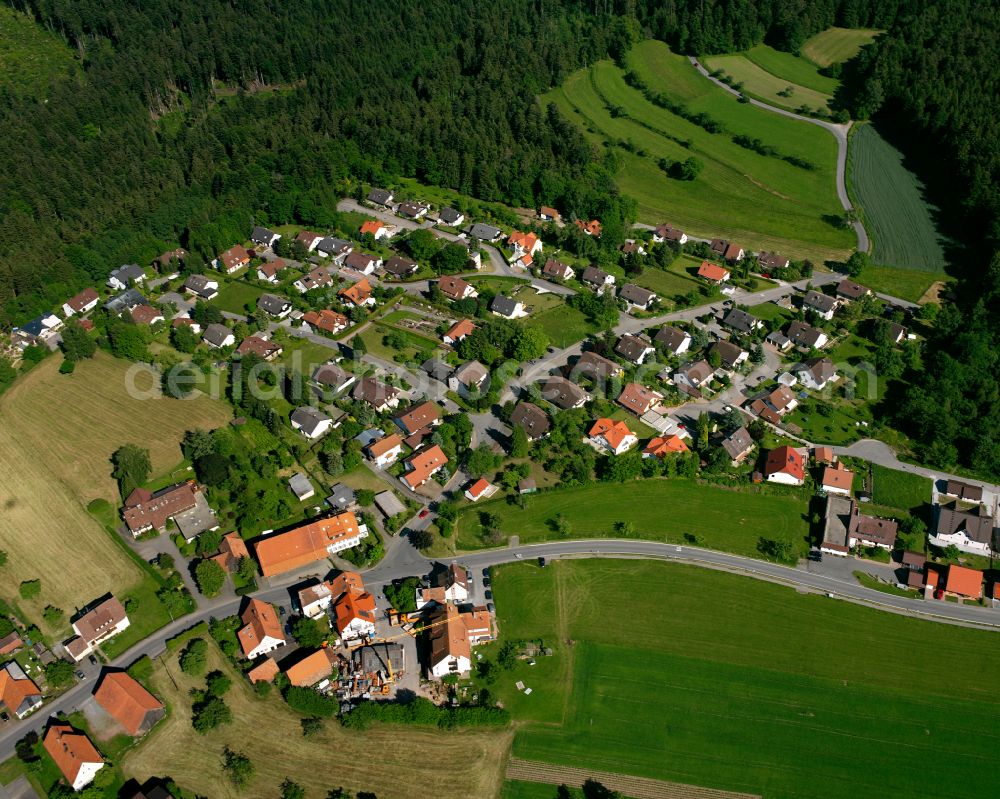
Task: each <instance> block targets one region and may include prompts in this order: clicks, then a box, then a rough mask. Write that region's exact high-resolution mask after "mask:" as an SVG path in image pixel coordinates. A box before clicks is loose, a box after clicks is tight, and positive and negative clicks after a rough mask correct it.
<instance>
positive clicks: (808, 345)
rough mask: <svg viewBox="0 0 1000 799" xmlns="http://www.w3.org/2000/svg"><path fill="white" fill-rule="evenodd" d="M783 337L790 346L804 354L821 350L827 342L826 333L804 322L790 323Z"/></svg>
mask: <svg viewBox="0 0 1000 799" xmlns="http://www.w3.org/2000/svg"><path fill="white" fill-rule="evenodd" d="M785 335H786V336H787V337H788V340H789V341H790V342H792V344H794V345H795V346H796V347H798V348H799V349H800V350H803V351H804V352H808V351H809V350H819V349H823V347H825V346H826V345H827V343H828V342H829V339H828V338H827V337H826V333H824V332H823V331H822V330H820V329H819V328H818V327H813V326H812V325H809V324H806V323H805V322H797V321H796V322H792V323H791V324H789V325H788V332H787V333H786V334H785Z"/></svg>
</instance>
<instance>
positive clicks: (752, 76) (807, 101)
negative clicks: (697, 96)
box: [702, 45, 837, 112]
mask: <svg viewBox="0 0 1000 799" xmlns="http://www.w3.org/2000/svg"><path fill="white" fill-rule="evenodd" d="M761 47H764V45H761ZM754 49H755V50H759V49H760V48H754ZM767 49H768V50H770V49H771V48H767ZM772 52H773V53H775V54H778V51H777V50H774V51H772ZM780 55H789V57H790V58H792V59H795V58H796V57H795V56H793V55H790V54H785V53H782V54H780ZM759 60H760V56H758V58H757V59H753V58H751V57H750V53H745V54H737V55H718V56H711V57H708V58H703V59H702V63H704V65H705V67H706V69H708V70H709V71H712V72H714V71H715V70H721V71H722V72H724V73H725V74H726V75H727V76H729V78H731V79H732V80H733V82H734V83H737V84H742V86H740V87H734V88H739V89H740V91H742V92H743V93H744V94H746V95H748V96H750V97H753V98H755V99H757V100H762V101H764V102H765V103H770V104H771V105H776V106H778V107H779V108H787V109H788V110H789V111H799V110H800V109H803V108H805V109H808V110H810V111H823V112H825V111H828V110H829V102H830V100H831V99H832V96H833V91H835V89H836V84H837V82H836V81H832V83H833V87H832V88H830V89H829V91H818V90H816V89H813V88H810V87H808V86H805V85H802V84H800V83H796V82H795V81H794V80H792V79H791V78H788V77H782V76H780V75H778V74H775V73H774V72H771V71H770V69H768V67H765V66H763V64H761V63H759ZM763 60H764V62H765V63H767V64H768V65H769V66H772V67H773V68H778V67H779V66H785V65H786V62H785V61H783V60H779V59H777V58H775V57H773V56H770V54H768V55H767V56H764V58H763ZM796 60H798V61H801V62H802V65H803V66H804V67H806V68H811V69H812V70H813V72H814V73H815V78H822V75H820V74H819V72H817V71H816V68H815V67H814V66H813V65H812V64H810V63H809V62H808V61H805V60H804V59H796ZM772 62H773V63H772ZM789 71H790V70H789ZM786 74H787V73H786ZM827 80H829V79H827Z"/></svg>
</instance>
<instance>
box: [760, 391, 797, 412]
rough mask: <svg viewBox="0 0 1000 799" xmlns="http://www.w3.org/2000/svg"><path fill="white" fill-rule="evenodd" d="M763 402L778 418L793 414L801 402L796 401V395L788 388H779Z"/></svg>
mask: <svg viewBox="0 0 1000 799" xmlns="http://www.w3.org/2000/svg"><path fill="white" fill-rule="evenodd" d="M763 401H764V404H765V405H766V406H767V407H768V408H769V409H770V410H771V411H773V412H774V413H776V414H777V415H778V416H784V415H785V414H786V413H791V412H792V411H794V410H795V409H796V408H797V407H798V405H799V401H798V400H797V399H795V395H794V394H793V393H792V392H791V390H790V389H789V388H788V386H778V387H777V388H775V389H774V390H773V391H771V393H770V394H767V395H766V396H765V397H764V399H763Z"/></svg>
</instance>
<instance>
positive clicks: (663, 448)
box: [643, 436, 688, 458]
mask: <svg viewBox="0 0 1000 799" xmlns="http://www.w3.org/2000/svg"><path fill="white" fill-rule="evenodd" d="M687 451H688V445H687V444H685V443H684V439H682V438H681V437H680V436H669V437H667V438H664V437H662V436H657V437H656V438H652V439H650V441H649V443H648V444H647V445H646V448H645V449H644V450H643V454H646V455H655V456H656V457H657V458H662V457H664V456H665V455H668V454H669V453H671V452H687Z"/></svg>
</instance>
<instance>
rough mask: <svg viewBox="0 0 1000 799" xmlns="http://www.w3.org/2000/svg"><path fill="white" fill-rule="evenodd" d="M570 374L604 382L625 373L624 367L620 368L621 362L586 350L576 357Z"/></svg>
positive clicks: (596, 381) (576, 377)
mask: <svg viewBox="0 0 1000 799" xmlns="http://www.w3.org/2000/svg"><path fill="white" fill-rule="evenodd" d="M570 374H571V376H572V377H574V378H575V379H580V378H584V377H586V378H590V379H591V380H593V381H594V382H595V383H605V382H607V381H608V380H612V379H614V378H618V377H622V376H623V375H624V374H625V369H624V368H622V365H621V364H619V363H616V362H615V361H612V360H611V359H609V358H605V357H604V356H603V355H598V354H597V353H596V352H594V351H593V350H587V352H585V353H583V354H582V355H581V356H580V357H579V358H578V359H577V361H576V363H575V364H574V365H573V369H572V370H571V372H570Z"/></svg>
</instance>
